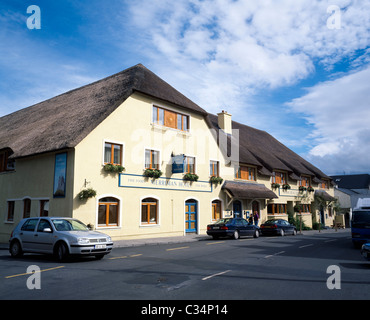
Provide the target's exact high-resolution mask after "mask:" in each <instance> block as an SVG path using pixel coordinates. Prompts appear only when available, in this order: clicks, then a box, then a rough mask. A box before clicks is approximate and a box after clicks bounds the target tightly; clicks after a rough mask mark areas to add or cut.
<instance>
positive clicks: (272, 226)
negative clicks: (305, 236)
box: [260, 219, 297, 236]
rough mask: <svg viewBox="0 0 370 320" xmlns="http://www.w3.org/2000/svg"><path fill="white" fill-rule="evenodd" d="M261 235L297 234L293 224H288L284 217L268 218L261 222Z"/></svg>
mask: <svg viewBox="0 0 370 320" xmlns="http://www.w3.org/2000/svg"><path fill="white" fill-rule="evenodd" d="M260 228H261V232H262V235H280V236H284V235H286V234H292V235H294V236H295V235H296V234H297V229H296V227H295V226H294V225H292V224H290V223H289V222H288V221H286V220H284V219H270V220H267V221H266V222H265V223H263V224H261V227H260Z"/></svg>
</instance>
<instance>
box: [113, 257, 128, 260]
mask: <svg viewBox="0 0 370 320" xmlns="http://www.w3.org/2000/svg"><path fill="white" fill-rule="evenodd" d="M126 258H128V257H127V256H122V257H113V258H109V260H116V259H126Z"/></svg>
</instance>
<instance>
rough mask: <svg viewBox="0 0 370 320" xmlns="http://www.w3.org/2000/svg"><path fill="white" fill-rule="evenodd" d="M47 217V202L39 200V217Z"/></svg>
mask: <svg viewBox="0 0 370 320" xmlns="http://www.w3.org/2000/svg"><path fill="white" fill-rule="evenodd" d="M48 215H49V200H40V217H47V216H48Z"/></svg>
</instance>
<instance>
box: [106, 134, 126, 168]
mask: <svg viewBox="0 0 370 320" xmlns="http://www.w3.org/2000/svg"><path fill="white" fill-rule="evenodd" d="M105 143H113V144H119V145H121V146H122V150H121V151H122V152H121V157H122V159H121V166H122V167H124V166H125V153H126V152H125V151H126V147H125V143H124V142H122V141H117V140H113V139H103V146H102V156H101V161H102V162H101V163H102V165H103V166H104V163H105V162H104V151H105Z"/></svg>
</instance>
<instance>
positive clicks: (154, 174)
mask: <svg viewBox="0 0 370 320" xmlns="http://www.w3.org/2000/svg"><path fill="white" fill-rule="evenodd" d="M162 173H163V172H162V171H161V170H158V169H145V171H144V176H145V177H149V178H154V179H157V178H159V177H160V176H161V175H162Z"/></svg>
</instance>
